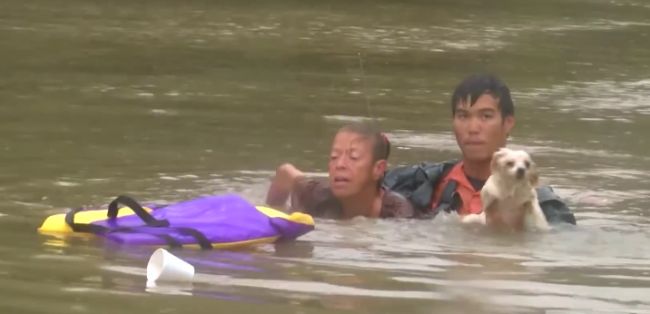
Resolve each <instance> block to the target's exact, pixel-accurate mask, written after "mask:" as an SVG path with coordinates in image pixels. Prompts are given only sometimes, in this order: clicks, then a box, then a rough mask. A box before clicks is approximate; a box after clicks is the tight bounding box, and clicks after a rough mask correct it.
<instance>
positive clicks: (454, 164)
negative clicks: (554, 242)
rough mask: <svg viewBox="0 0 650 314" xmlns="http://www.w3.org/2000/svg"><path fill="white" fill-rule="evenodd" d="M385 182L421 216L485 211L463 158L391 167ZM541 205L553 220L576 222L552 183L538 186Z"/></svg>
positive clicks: (548, 218) (549, 220)
mask: <svg viewBox="0 0 650 314" xmlns="http://www.w3.org/2000/svg"><path fill="white" fill-rule="evenodd" d="M384 186H385V187H386V188H388V189H390V190H392V191H394V192H398V193H400V194H402V195H404V197H406V198H407V199H408V200H409V201H410V202H411V204H412V205H413V207H414V208H415V211H416V216H419V217H435V216H436V215H437V214H438V213H439V212H440V211H446V212H451V211H456V212H458V213H459V214H461V215H464V214H469V213H479V212H480V211H481V199H480V190H479V189H477V188H476V187H474V185H473V184H472V182H471V180H470V179H469V178H467V176H466V175H465V173H464V171H463V170H462V162H459V161H454V160H452V161H446V162H441V163H427V162H425V163H421V164H419V165H413V166H403V167H398V168H395V169H391V170H390V171H388V172H387V173H386V176H385V177H384ZM536 190H537V198H538V200H539V203H540V207H541V208H542V211H543V212H544V215H545V216H546V220H547V221H548V222H549V223H551V224H554V223H569V224H573V225H575V224H576V220H575V216H574V215H573V213H572V212H571V210H570V209H569V208H568V207H567V206H566V204H565V203H564V201H562V200H561V199H560V198H559V197H558V196H557V195H556V194H555V192H553V189H552V188H551V187H550V186H540V187H538V188H537V189H536Z"/></svg>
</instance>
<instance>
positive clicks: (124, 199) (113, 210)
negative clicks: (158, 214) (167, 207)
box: [107, 195, 169, 227]
mask: <svg viewBox="0 0 650 314" xmlns="http://www.w3.org/2000/svg"><path fill="white" fill-rule="evenodd" d="M119 204H124V205H126V206H128V207H129V208H131V210H133V212H134V213H135V214H136V215H138V217H140V219H142V221H144V223H146V224H147V226H149V227H169V221H167V220H165V219H161V220H158V219H156V218H154V217H153V216H151V214H149V212H147V211H146V210H145V209H144V208H142V206H141V205H140V204H138V202H136V201H135V200H134V199H132V198H130V197H128V196H125V195H120V196H118V197H117V198H115V199H114V200H113V201H112V202H111V203H110V204H108V213H107V216H108V219H110V220H115V218H117V212H118V211H119V208H118V205H119Z"/></svg>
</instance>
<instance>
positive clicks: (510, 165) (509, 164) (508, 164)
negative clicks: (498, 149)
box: [506, 161, 515, 168]
mask: <svg viewBox="0 0 650 314" xmlns="http://www.w3.org/2000/svg"><path fill="white" fill-rule="evenodd" d="M514 165H515V163H514V162H512V161H508V162H507V163H506V166H507V167H510V168H511V167H512V166H514Z"/></svg>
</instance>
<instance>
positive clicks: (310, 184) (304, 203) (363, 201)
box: [266, 123, 415, 219]
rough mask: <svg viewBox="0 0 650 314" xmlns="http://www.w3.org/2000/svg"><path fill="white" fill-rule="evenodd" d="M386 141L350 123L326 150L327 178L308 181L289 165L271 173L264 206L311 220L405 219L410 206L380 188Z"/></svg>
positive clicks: (410, 212) (409, 211)
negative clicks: (286, 207) (288, 209)
mask: <svg viewBox="0 0 650 314" xmlns="http://www.w3.org/2000/svg"><path fill="white" fill-rule="evenodd" d="M389 153H390V143H389V142H388V139H387V138H386V137H385V136H384V135H383V134H382V133H380V132H378V131H377V130H374V129H373V128H372V127H370V126H369V125H367V124H361V123H358V124H350V125H347V126H344V127H342V128H341V129H339V131H338V132H337V133H336V136H335V137H334V141H333V143H332V148H331V152H330V158H329V165H328V174H329V176H328V178H327V179H314V178H311V179H310V178H307V177H306V176H305V175H304V173H303V172H301V171H300V170H298V169H297V168H296V167H294V166H293V165H291V164H283V165H281V166H280V167H278V169H277V170H276V174H275V177H274V178H273V180H272V182H271V186H270V188H269V191H268V193H267V197H266V203H267V204H268V205H269V206H272V207H276V208H279V207H284V205H285V203H286V202H287V199H288V198H289V196H291V210H292V211H296V210H298V211H303V212H306V213H308V214H310V215H312V216H314V217H324V218H334V219H349V218H353V217H356V216H365V217H376V218H393V217H395V218H400V217H401V218H408V217H412V216H413V215H414V213H415V212H414V210H413V207H412V206H411V204H410V202H409V201H408V200H407V199H406V198H404V197H403V196H402V195H400V194H398V193H394V192H391V191H389V190H387V189H385V188H384V187H382V184H381V183H382V180H383V176H384V173H385V171H386V164H387V159H388V155H389Z"/></svg>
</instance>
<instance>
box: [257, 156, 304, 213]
mask: <svg viewBox="0 0 650 314" xmlns="http://www.w3.org/2000/svg"><path fill="white" fill-rule="evenodd" d="M302 177H304V174H303V172H302V171H300V170H298V168H296V167H294V166H293V165H292V164H288V163H287V164H283V165H281V166H280V167H278V169H276V171H275V177H273V180H271V186H270V187H269V190H268V192H267V193H266V204H267V205H269V206H271V207H274V208H284V206H285V204H286V202H287V199H288V198H289V196H290V195H291V192H292V189H293V186H294V183H295V182H296V180H298V179H299V178H302Z"/></svg>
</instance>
